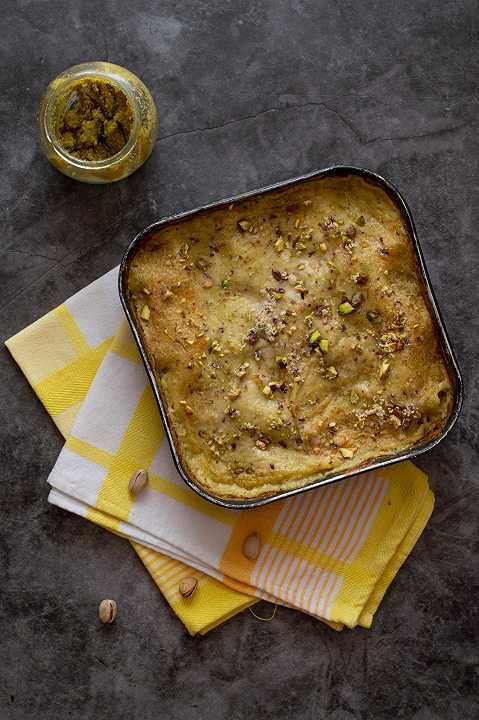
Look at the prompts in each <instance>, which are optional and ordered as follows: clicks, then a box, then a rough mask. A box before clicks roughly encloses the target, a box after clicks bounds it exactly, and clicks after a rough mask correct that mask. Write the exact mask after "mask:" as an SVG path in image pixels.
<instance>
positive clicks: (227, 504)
mask: <svg viewBox="0 0 479 720" xmlns="http://www.w3.org/2000/svg"><path fill="white" fill-rule="evenodd" d="M325 175H359V176H361V177H363V178H364V179H366V180H368V181H370V182H373V183H375V184H377V185H379V186H380V187H382V188H383V189H384V190H385V191H386V192H387V193H388V195H389V196H390V197H392V199H393V201H394V202H395V203H396V205H397V207H398V208H399V209H400V211H401V213H402V215H403V218H404V220H405V222H406V225H407V227H408V229H409V234H410V236H411V239H412V242H413V245H414V248H415V251H416V258H417V262H418V266H419V268H420V271H421V274H422V280H423V283H424V286H425V288H426V292H427V298H428V303H429V309H430V312H431V315H432V317H433V319H434V321H435V324H436V331H437V334H438V337H439V339H440V342H441V345H442V349H443V352H444V357H445V360H446V363H447V365H448V370H449V375H450V378H451V382H452V386H453V392H454V404H453V408H452V411H451V414H450V416H449V418H448V421H447V423H446V425H445V427H444V429H443V430H442V432H441V433H440V434H439V435H437V436H436V437H434V438H432V439H431V440H428V441H426V442H425V443H423V444H419V445H416V446H413V447H411V448H410V449H408V450H404V451H402V452H400V453H398V454H395V455H390V456H387V457H382V458H380V459H378V460H376V461H374V462H372V463H370V464H368V465H365V466H361V467H358V468H357V469H354V468H353V469H351V470H349V471H348V472H343V473H331V474H329V475H326V476H324V475H323V476H321V477H318V478H316V479H313V480H312V481H311V482H309V483H308V484H307V485H303V486H302V487H299V488H295V489H294V490H288V491H286V492H278V493H276V494H274V495H269V496H266V497H258V498H250V499H245V500H235V499H232V498H223V497H217V496H215V495H213V494H211V493H209V492H207V491H206V490H205V489H203V488H202V487H200V486H199V485H197V484H196V483H195V481H194V480H193V479H192V478H191V477H189V475H188V474H187V472H186V471H185V470H184V468H183V467H182V465H181V460H180V457H179V452H178V450H177V448H176V445H175V438H174V434H173V432H172V429H171V427H170V423H169V419H168V414H167V412H166V409H165V406H164V403H163V399H162V397H161V394H160V390H159V388H158V385H157V382H156V378H155V374H154V372H153V368H152V367H151V364H150V362H149V360H148V355H147V352H146V349H145V347H144V346H143V343H142V339H141V337H140V333H139V330H138V328H137V327H136V325H135V319H134V316H133V312H132V310H131V308H130V306H129V304H128V287H127V271H128V268H129V263H130V261H131V259H132V257H133V256H134V254H135V251H136V249H137V248H138V246H139V245H140V243H142V242H143V241H144V240H145V239H146V238H147V237H148V236H150V235H152V234H154V233H155V232H156V231H157V230H159V229H160V228H161V227H163V226H165V225H168V224H174V223H176V222H178V221H180V220H184V219H185V218H189V217H191V216H192V215H196V214H197V213H203V212H206V211H209V210H213V209H215V210H217V209H218V208H220V207H222V206H228V205H229V204H230V203H232V202H238V201H241V200H246V199H248V198H251V197H253V196H254V195H260V194H264V193H268V192H270V191H273V190H280V189H282V188H285V187H288V186H290V185H294V184H295V183H301V182H304V181H307V180H311V179H312V178H318V177H323V176H325ZM118 284H119V292H120V298H121V303H122V305H123V309H124V311H125V313H126V316H127V318H128V322H129V324H130V327H131V330H132V332H133V336H134V338H135V341H136V344H137V346H138V350H139V351H140V355H141V357H142V360H143V363H144V365H145V368H146V372H147V375H148V377H149V379H150V383H151V386H152V388H153V393H154V395H155V398H156V401H157V403H158V407H159V410H160V415H161V419H162V421H163V425H164V427H165V432H166V436H167V438H168V442H169V445H170V448H171V452H172V454H173V459H174V461H175V465H176V468H177V470H178V472H179V474H180V475H181V477H182V478H183V480H184V481H185V483H186V484H187V485H188V486H189V487H190V488H191V489H192V490H193V491H194V492H196V493H197V494H198V495H200V496H201V497H202V498H204V499H205V500H209V501H210V502H212V503H215V504H216V505H220V506H221V507H224V508H231V509H236V510H241V509H247V508H257V507H260V506H262V505H267V504H268V503H271V502H274V501H275V500H280V499H281V500H284V499H285V498H288V497H291V496H292V495H298V494H299V493H303V492H306V491H307V490H313V489H314V488H319V487H323V486H324V485H329V484H331V483H333V482H337V481H338V480H343V479H345V478H347V477H351V476H353V475H359V474H361V473H364V472H369V471H371V470H378V469H380V468H383V467H386V466H388V465H391V464H392V463H397V462H401V461H403V460H413V459H414V458H416V457H418V456H419V455H422V454H423V453H425V452H427V451H428V450H431V449H432V448H433V447H435V446H436V445H437V444H438V443H440V442H441V441H442V440H443V439H444V438H445V437H446V435H447V434H448V433H449V431H450V430H451V428H452V427H453V425H454V424H455V422H456V420H457V418H458V417H459V413H460V411H461V406H462V401H463V384H462V378H461V373H460V371H459V367H458V364H457V360H456V357H455V355H454V351H453V349H452V346H451V343H450V341H449V338H448V336H447V332H446V328H445V326H444V322H443V319H442V317H441V313H440V312H439V308H438V305H437V302H436V298H435V296H434V291H433V289H432V287H431V282H430V280H429V275H428V272H427V269H426V265H425V262H424V257H423V254H422V250H421V247H420V245H419V240H418V237H417V233H416V228H415V225H414V221H413V218H412V214H411V211H410V210H409V207H408V205H407V203H406V201H405V200H404V198H403V197H402V195H401V194H400V192H399V191H398V190H397V189H396V188H395V187H394V185H392V184H391V183H390V182H388V181H387V180H385V179H384V178H383V177H381V176H380V175H377V174H376V173H373V172H371V171H369V170H364V169H363V168H358V167H352V166H351V167H349V166H345V165H335V166H333V167H328V168H325V169H324V170H318V171H314V172H311V173H308V174H307V175H301V176H300V177H296V178H293V179H290V180H286V181H283V182H279V183H275V184H274V185H269V186H268V187H263V188H260V189H259V190H253V191H251V192H247V193H244V194H242V195H236V196H235V197H230V198H227V199H223V200H220V201H219V202H215V203H212V204H210V205H205V206H202V207H199V208H197V209H196V210H190V211H188V212H184V213H179V214H177V215H171V216H168V217H165V218H162V219H161V220H159V221H158V222H155V223H153V224H152V225H149V226H148V227H146V228H145V229H144V230H142V231H141V232H140V233H138V234H137V235H136V236H135V237H134V238H133V240H132V241H131V243H130V245H129V247H128V248H127V250H126V252H125V254H124V255H123V258H122V261H121V264H120V272H119V283H118Z"/></svg>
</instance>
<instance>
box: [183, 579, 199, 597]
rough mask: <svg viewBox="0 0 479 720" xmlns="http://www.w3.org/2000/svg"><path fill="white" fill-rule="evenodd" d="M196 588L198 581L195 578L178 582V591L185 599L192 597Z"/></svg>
mask: <svg viewBox="0 0 479 720" xmlns="http://www.w3.org/2000/svg"><path fill="white" fill-rule="evenodd" d="M197 586H198V580H197V579H196V578H195V577H187V578H183V580H182V581H181V582H180V584H179V586H178V589H179V591H180V593H181V595H183V597H185V598H189V597H191V596H192V595H193V593H194V592H195V590H196V588H197Z"/></svg>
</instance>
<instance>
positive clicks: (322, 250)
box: [319, 242, 328, 252]
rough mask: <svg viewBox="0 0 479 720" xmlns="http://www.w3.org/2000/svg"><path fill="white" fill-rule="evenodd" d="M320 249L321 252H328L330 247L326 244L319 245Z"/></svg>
mask: <svg viewBox="0 0 479 720" xmlns="http://www.w3.org/2000/svg"><path fill="white" fill-rule="evenodd" d="M319 249H320V250H321V252H326V250H327V249H328V246H327V245H326V243H325V242H322V243H319Z"/></svg>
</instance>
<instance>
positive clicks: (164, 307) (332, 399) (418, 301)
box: [128, 175, 452, 499]
mask: <svg viewBox="0 0 479 720" xmlns="http://www.w3.org/2000/svg"><path fill="white" fill-rule="evenodd" d="M128 293H129V302H130V305H131V307H132V310H133V314H134V317H135V323H136V324H137V326H138V327H139V329H140V334H141V336H142V339H143V343H144V345H145V346H146V348H147V351H148V354H149V357H150V361H151V364H152V366H153V368H154V372H155V376H156V379H157V382H158V386H159V388H160V392H161V395H162V397H163V400H164V404H165V407H166V409H167V413H168V416H169V420H170V424H171V427H172V431H173V434H174V435H175V439H176V445H177V448H178V451H179V455H180V458H181V462H182V464H183V467H184V468H185V471H186V472H187V473H188V474H189V475H190V477H191V478H192V479H193V480H194V481H195V482H196V483H197V484H198V485H200V486H202V487H204V488H205V489H207V490H208V491H209V492H211V493H212V494H214V495H217V496H222V497H229V498H238V499H240V498H251V497H259V496H262V495H267V494H271V493H277V492H281V491H286V490H290V489H292V488H296V487H299V486H303V485H306V484H307V483H308V482H310V481H311V479H312V478H314V477H317V476H318V475H323V474H329V473H331V472H333V471H334V472H345V471H351V469H353V468H358V467H360V466H362V465H364V464H366V463H368V462H371V461H372V460H374V459H376V458H379V457H382V456H386V455H390V454H395V453H398V452H399V451H401V450H404V449H407V448H409V447H411V446H412V445H415V444H417V443H420V442H421V441H424V440H425V439H427V438H430V437H433V436H435V435H437V434H438V433H439V432H440V430H441V429H442V428H443V427H444V425H445V423H446V421H447V418H448V416H449V414H450V411H451V406H452V393H451V383H450V380H449V376H448V372H447V368H446V364H445V361H444V357H443V354H442V351H441V349H440V346H439V343H438V340H437V333H436V328H435V326H434V323H433V321H432V319H431V315H430V312H429V309H428V306H427V303H426V301H425V297H424V291H423V286H422V282H421V279H420V276H419V272H418V269H417V265H416V259H415V254H414V250H413V247H412V243H411V240H410V238H409V235H408V232H407V229H406V227H405V225H404V223H403V220H402V218H401V214H400V212H399V210H398V208H397V207H396V206H395V204H394V203H393V202H392V200H391V199H390V198H389V197H388V195H387V194H386V193H385V192H384V191H383V190H382V189H381V188H380V187H379V186H377V185H375V184H373V183H371V182H367V181H365V180H363V179H362V178H359V177H357V176H354V175H352V176H348V177H325V178H315V179H311V180H308V181H306V182H304V183H300V184H298V185H295V186H292V187H290V188H286V189H282V190H276V191H272V192H270V193H267V194H265V195H259V196H256V197H253V198H250V199H249V200H245V201H243V202H238V203H237V204H235V205H234V206H230V207H229V208H219V209H217V210H213V211H207V212H204V213H200V214H199V215H196V216H193V217H191V218H189V219H186V220H185V221H180V222H177V223H174V224H171V225H166V226H165V227H164V228H162V229H160V230H158V231H157V232H156V234H155V235H154V236H152V237H150V238H148V239H147V240H146V241H145V242H144V243H143V244H142V245H141V247H140V248H139V249H138V251H137V252H136V254H135V257H134V258H133V259H132V261H131V265H130V270H129V277H128Z"/></svg>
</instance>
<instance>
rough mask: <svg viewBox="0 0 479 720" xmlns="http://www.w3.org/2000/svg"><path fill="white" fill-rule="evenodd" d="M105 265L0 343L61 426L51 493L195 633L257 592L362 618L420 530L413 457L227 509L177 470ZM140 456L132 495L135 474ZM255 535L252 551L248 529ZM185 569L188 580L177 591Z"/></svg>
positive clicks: (422, 487)
mask: <svg viewBox="0 0 479 720" xmlns="http://www.w3.org/2000/svg"><path fill="white" fill-rule="evenodd" d="M116 279H117V270H113V271H111V272H110V273H108V274H107V275H105V276H104V277H102V278H100V279H99V280H98V281H96V282H95V283H93V284H92V285H90V286H89V287H88V288H86V289H85V290H83V291H82V292H80V293H78V294H77V295H75V296H74V297H73V298H71V299H70V300H67V301H66V303H64V304H63V305H61V306H60V307H59V308H57V309H56V310H54V311H52V312H51V313H49V314H48V315H47V316H45V317H44V318H41V319H40V320H39V321H37V323H34V324H33V325H32V326H30V327H29V328H26V330H23V331H22V332H20V333H19V334H18V335H16V336H15V337H13V338H11V339H10V340H9V341H8V342H7V346H8V347H9V349H10V351H11V353H12V354H13V356H14V357H15V359H16V360H17V362H18V363H19V365H20V367H21V368H22V370H23V371H24V373H25V375H26V376H27V378H28V379H29V381H30V383H31V384H32V386H33V388H34V389H35V391H36V393H37V395H38V396H39V398H40V400H41V401H42V402H43V403H44V405H45V407H46V408H47V410H48V412H49V413H50V414H51V415H52V417H53V419H54V420H55V422H56V423H57V425H58V427H59V428H60V430H61V431H62V432H63V434H64V435H65V436H66V442H65V447H64V449H63V450H62V452H61V453H60V456H59V458H58V461H57V463H56V465H55V467H54V468H53V471H52V473H51V475H50V477H49V482H50V484H51V486H52V490H51V492H50V497H49V499H50V501H51V502H52V503H54V504H56V505H59V506H60V507H63V508H65V509H67V510H70V511H71V512H75V513H77V514H79V515H82V516H84V517H87V518H88V519H90V520H93V521H94V522H96V523H98V524H100V525H102V526H103V527H105V528H107V529H109V530H112V531H113V532H116V533H119V534H121V535H124V536H125V537H128V538H129V539H130V540H131V541H132V542H133V545H134V547H135V549H136V550H137V552H138V554H139V555H140V557H141V558H142V560H143V562H144V563H145V565H146V567H147V569H148V570H149V572H150V573H151V574H152V576H153V578H154V579H155V581H156V582H157V584H158V586H159V587H160V589H161V590H162V592H163V594H164V595H165V597H166V599H167V600H168V602H169V603H170V605H171V606H172V608H173V609H174V610H175V612H176V613H177V614H178V615H179V617H180V618H181V619H182V620H183V622H184V623H185V625H186V627H187V628H188V630H189V631H190V632H191V633H195V632H206V631H207V630H209V629H210V628H211V627H214V626H215V625H217V624H218V623H220V622H222V621H223V620H225V619H227V618H228V617H231V615H234V614H235V613H236V612H238V611H239V610H242V609H244V608H245V607H247V606H248V605H250V604H252V603H253V602H254V601H255V600H256V599H258V598H266V599H268V600H271V601H274V602H277V603H279V604H282V605H289V606H293V607H295V608H298V609H300V610H303V611H305V612H308V613H310V614H312V615H314V616H316V617H318V618H320V619H322V620H325V621H326V622H328V623H329V624H331V625H332V626H333V627H336V628H338V629H339V628H341V627H342V626H343V625H347V626H348V627H354V626H356V625H358V624H359V625H362V626H364V627H369V626H370V624H371V621H372V618H373V615H374V612H375V611H376V609H377V607H378V605H379V603H380V601H381V599H382V597H383V595H384V592H385V591H386V589H387V588H388V586H389V584H390V583H391V581H392V579H393V578H394V576H395V574H396V572H397V571H398V569H399V567H400V566H401V564H402V563H403V562H404V560H405V558H406V557H407V556H408V554H409V553H410V551H411V549H412V547H413V546H414V544H415V542H416V540H417V538H418V537H419V535H420V533H421V532H422V530H423V528H424V526H425V524H426V522H427V520H428V518H429V516H430V513H431V512H432V508H433V504H434V497H433V495H432V492H431V491H430V489H429V486H428V482H427V477H426V476H425V475H424V474H423V473H422V472H421V471H419V470H418V469H417V468H416V467H415V466H414V465H412V464H411V463H403V464H401V465H397V466H393V467H391V468H388V469H384V470H381V471H380V472H375V473H369V474H366V475H361V476H358V477H356V478H351V479H349V480H347V481H343V482H342V483H338V484H335V485H332V486H329V487H327V488H324V489H321V490H315V491H311V492H308V493H305V494H304V495H301V496H298V497H296V498H293V499H290V500H284V501H281V502H277V503H274V504H272V505H269V506H267V507H265V508H260V509H258V510H249V511H243V512H237V511H230V510H223V509H221V508H218V507H216V506H214V505H212V504H210V503H208V502H206V501H204V500H202V499H201V498H199V497H198V496H197V495H196V494H195V493H193V492H192V491H191V490H190V489H189V488H188V487H187V486H186V485H185V484H184V483H183V481H182V480H181V478H180V477H179V476H178V474H177V472H176V469H175V467H174V464H173V462H172V458H171V454H170V451H169V448H168V445H167V443H166V439H165V437H164V433H163V429H162V425H161V421H160V417H159V413H158V410H157V407H156V404H155V401H154V398H153V394H152V392H151V389H150V386H149V383H148V380H147V377H146V374H145V371H144V368H143V366H142V364H141V362H140V359H139V356H138V353H137V351H136V348H135V346H134V343H133V340H132V337H131V334H130V332H129V329H128V328H127V325H126V321H125V320H124V319H123V315H122V311H121V307H120V304H119V300H118V297H117V290H116ZM140 467H145V468H148V469H149V477H150V482H149V486H148V487H147V489H146V490H145V491H143V492H142V493H141V494H140V495H139V496H137V497H136V498H133V497H132V496H131V495H130V494H129V493H128V490H127V484H128V480H129V478H130V476H131V474H132V473H133V472H134V471H135V470H137V469H138V468H140ZM253 531H256V532H258V533H259V535H260V537H261V552H260V555H259V557H258V558H257V560H256V561H249V560H247V559H246V558H245V557H244V555H243V554H242V545H243V542H244V540H245V538H246V537H247V536H248V535H249V534H250V533H251V532H253ZM192 573H193V574H195V575H196V576H197V577H198V579H199V587H198V590H197V591H196V592H195V593H194V595H193V596H192V597H191V598H190V599H188V600H185V599H183V598H182V597H181V596H180V594H179V592H178V584H179V581H180V580H181V579H182V577H185V576H187V575H191V574H192Z"/></svg>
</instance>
